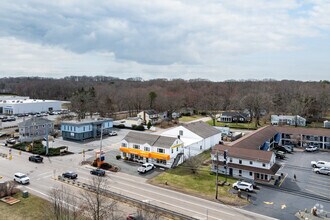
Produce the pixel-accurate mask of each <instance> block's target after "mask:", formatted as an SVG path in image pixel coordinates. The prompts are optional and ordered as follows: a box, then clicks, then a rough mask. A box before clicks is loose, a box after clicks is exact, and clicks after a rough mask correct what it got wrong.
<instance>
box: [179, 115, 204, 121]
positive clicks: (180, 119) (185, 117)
mask: <svg viewBox="0 0 330 220" xmlns="http://www.w3.org/2000/svg"><path fill="white" fill-rule="evenodd" d="M204 117H206V116H202V115H193V116H182V117H181V118H179V122H189V121H193V120H197V119H200V118H204Z"/></svg>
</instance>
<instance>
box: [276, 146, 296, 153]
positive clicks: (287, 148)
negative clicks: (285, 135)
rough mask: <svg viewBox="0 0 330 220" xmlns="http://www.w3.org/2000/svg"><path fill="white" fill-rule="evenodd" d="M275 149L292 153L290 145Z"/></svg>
mask: <svg viewBox="0 0 330 220" xmlns="http://www.w3.org/2000/svg"><path fill="white" fill-rule="evenodd" d="M285 146H286V147H285ZM275 149H276V150H279V151H283V152H285V153H292V149H291V148H290V147H288V145H283V146H277V147H276V148H275Z"/></svg>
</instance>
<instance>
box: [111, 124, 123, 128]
mask: <svg viewBox="0 0 330 220" xmlns="http://www.w3.org/2000/svg"><path fill="white" fill-rule="evenodd" d="M113 127H116V128H125V125H123V124H119V125H114V126H113Z"/></svg>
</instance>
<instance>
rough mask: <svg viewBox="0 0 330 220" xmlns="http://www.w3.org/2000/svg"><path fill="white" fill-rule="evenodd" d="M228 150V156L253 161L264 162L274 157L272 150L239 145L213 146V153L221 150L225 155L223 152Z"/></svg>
mask: <svg viewBox="0 0 330 220" xmlns="http://www.w3.org/2000/svg"><path fill="white" fill-rule="evenodd" d="M225 150H228V153H227V155H228V157H234V158H240V159H246V160H251V161H259V162H263V163H269V162H270V161H271V159H272V156H273V152H272V151H263V150H252V149H244V148H237V147H233V146H231V147H229V146H226V145H220V144H217V145H215V146H214V147H213V148H212V154H216V153H217V152H219V153H220V154H222V155H223V152H224V151H225Z"/></svg>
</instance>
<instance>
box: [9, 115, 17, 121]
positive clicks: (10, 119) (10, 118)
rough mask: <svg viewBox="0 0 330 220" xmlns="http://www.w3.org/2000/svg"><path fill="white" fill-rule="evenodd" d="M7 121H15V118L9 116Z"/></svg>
mask: <svg viewBox="0 0 330 220" xmlns="http://www.w3.org/2000/svg"><path fill="white" fill-rule="evenodd" d="M7 121H16V118H15V117H14V116H10V117H8V118H7Z"/></svg>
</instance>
